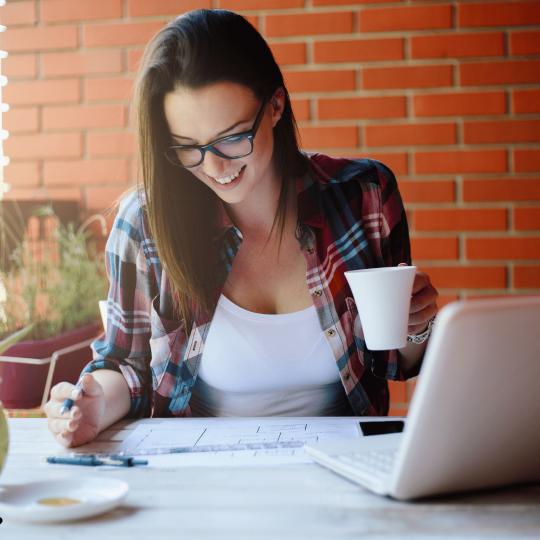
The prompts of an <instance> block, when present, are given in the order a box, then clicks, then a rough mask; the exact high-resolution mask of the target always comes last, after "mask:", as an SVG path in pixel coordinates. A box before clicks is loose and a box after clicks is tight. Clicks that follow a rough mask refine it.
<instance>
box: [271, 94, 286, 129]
mask: <svg viewBox="0 0 540 540" xmlns="http://www.w3.org/2000/svg"><path fill="white" fill-rule="evenodd" d="M270 104H271V105H272V127H275V126H276V124H277V123H278V122H279V120H280V118H281V115H282V114H283V110H284V109H285V91H284V90H283V88H282V87H279V88H278V89H277V90H276V91H275V92H274V95H273V96H272V98H271V99H270Z"/></svg>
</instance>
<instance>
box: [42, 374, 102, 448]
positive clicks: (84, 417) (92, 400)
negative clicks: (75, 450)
mask: <svg viewBox="0 0 540 540" xmlns="http://www.w3.org/2000/svg"><path fill="white" fill-rule="evenodd" d="M81 385H82V394H81V392H78V391H77V389H76V387H75V385H73V384H71V383H68V382H61V383H58V384H57V385H55V386H53V387H52V389H51V399H50V400H49V401H48V402H47V403H46V404H45V407H44V411H45V414H46V415H47V418H48V419H49V424H48V425H49V431H50V432H51V433H52V434H53V436H54V437H55V439H56V440H57V441H58V442H59V443H60V444H61V445H63V446H66V447H73V446H80V445H81V444H86V443H88V442H90V441H92V440H94V439H95V438H96V436H97V435H98V433H99V426H100V425H101V423H102V420H103V417H104V414H105V394H104V392H103V387H102V386H101V384H99V382H98V381H97V380H96V379H95V378H94V377H93V376H92V374H91V373H85V374H84V376H83V377H82V379H81ZM68 398H71V399H73V401H74V402H75V403H74V404H73V407H72V408H71V410H70V411H66V412H65V413H64V414H62V415H61V414H60V409H61V408H62V405H63V404H64V400H65V399H68Z"/></svg>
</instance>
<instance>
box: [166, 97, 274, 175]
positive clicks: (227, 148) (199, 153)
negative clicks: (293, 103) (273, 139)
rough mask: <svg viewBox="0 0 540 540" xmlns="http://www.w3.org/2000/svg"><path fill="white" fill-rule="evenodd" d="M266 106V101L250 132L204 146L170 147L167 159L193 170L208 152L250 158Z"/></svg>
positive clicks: (185, 145)
mask: <svg viewBox="0 0 540 540" xmlns="http://www.w3.org/2000/svg"><path fill="white" fill-rule="evenodd" d="M265 105H266V100H264V101H263V102H262V104H261V107H260V108H259V111H258V112H257V116H256V117H255V121H254V122H253V126H252V128H251V129H250V130H248V131H243V132H242V133H235V134H234V135H227V136H225V137H221V138H219V139H216V140H215V141H213V142H211V143H208V144H203V145H198V144H182V145H174V146H169V148H167V150H166V151H165V157H166V158H167V159H168V160H169V161H170V162H171V163H172V164H173V165H177V166H179V167H184V168H186V169H191V168H192V167H197V165H200V164H201V163H202V162H203V161H204V155H205V154H206V152H212V154H215V155H216V156H219V157H221V158H225V159H238V158H242V157H245V156H249V154H251V152H253V139H254V138H255V135H256V134H257V130H258V129H259V125H260V123H261V120H262V117H263V111H264V106H265Z"/></svg>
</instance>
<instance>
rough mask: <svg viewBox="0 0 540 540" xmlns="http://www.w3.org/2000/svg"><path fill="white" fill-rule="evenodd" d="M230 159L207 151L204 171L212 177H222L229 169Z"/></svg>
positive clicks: (203, 165)
mask: <svg viewBox="0 0 540 540" xmlns="http://www.w3.org/2000/svg"><path fill="white" fill-rule="evenodd" d="M228 161H229V160H227V159H224V158H222V157H219V156H216V154H213V153H212V152H206V154H205V155H204V160H203V162H202V169H203V172H204V174H206V175H208V176H211V177H212V178H221V177H222V176H224V174H225V172H226V170H227V167H228V163H227V162H228Z"/></svg>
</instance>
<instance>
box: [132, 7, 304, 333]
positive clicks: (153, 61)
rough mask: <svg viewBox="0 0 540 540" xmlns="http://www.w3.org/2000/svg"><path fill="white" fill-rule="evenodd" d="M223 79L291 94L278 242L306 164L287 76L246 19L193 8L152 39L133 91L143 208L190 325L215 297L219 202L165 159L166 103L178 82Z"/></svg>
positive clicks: (280, 149) (282, 127)
mask: <svg viewBox="0 0 540 540" xmlns="http://www.w3.org/2000/svg"><path fill="white" fill-rule="evenodd" d="M222 81H229V82H234V83H239V84H242V85H244V86H246V87H248V88H250V89H251V90H252V91H253V93H254V95H255V96H256V97H257V98H258V99H260V100H265V99H269V98H270V97H271V96H272V95H273V94H274V92H275V91H276V90H277V89H278V88H280V87H282V88H283V89H284V91H285V108H284V111H283V114H282V117H281V119H280V120H279V122H278V123H277V124H276V126H275V127H274V154H273V161H274V164H275V166H276V170H278V171H279V172H280V174H281V175H282V177H283V182H282V187H281V191H280V197H279V202H278V209H277V211H276V215H275V217H274V224H273V226H272V231H273V230H274V226H275V225H276V224H278V228H279V231H280V238H281V237H282V235H283V230H284V225H285V216H286V209H287V208H286V207H287V200H288V197H287V194H288V192H289V188H290V185H292V184H291V183H292V182H293V180H294V178H295V177H297V176H298V175H299V174H302V172H303V171H304V170H305V166H306V160H305V158H304V157H303V155H302V154H301V152H300V151H299V148H298V142H297V132H296V123H295V120H294V116H293V112H292V109H291V103H290V98H289V95H288V93H287V90H286V88H285V85H284V82H283V76H282V74H281V71H280V69H279V67H278V65H277V63H276V62H275V60H274V57H273V56H272V52H271V51H270V48H269V47H268V45H267V44H266V42H265V40H264V39H263V38H262V36H261V35H260V34H259V33H258V32H257V30H256V29H255V28H253V26H251V24H250V23H249V22H248V21H247V20H246V19H244V18H243V17H241V16H240V15H238V14H236V13H233V12H230V11H225V10H204V9H201V10H195V11H191V12H189V13H186V14H185V15H182V16H180V17H178V18H176V19H174V20H173V21H171V22H170V23H169V24H168V25H167V26H165V27H164V28H163V29H162V30H160V31H159V32H158V33H157V34H156V35H155V36H154V38H153V39H152V40H151V41H150V43H149V44H148V46H147V48H146V50H145V54H144V57H143V60H142V63H141V68H140V70H139V73H138V77H137V81H136V86H135V106H136V108H135V111H136V115H137V127H138V136H139V153H140V163H141V168H142V176H143V182H144V191H145V195H146V208H145V210H146V212H147V216H148V221H149V224H150V229H151V232H152V235H153V237H154V240H155V242H156V246H157V250H158V254H159V257H160V259H161V262H162V264H163V268H164V269H165V271H166V272H167V274H168V276H169V279H170V282H171V288H172V293H173V300H174V307H175V309H176V315H177V316H180V317H182V318H184V319H185V320H186V322H188V321H189V322H191V320H192V316H193V313H192V312H193V306H194V305H197V304H198V305H199V306H200V307H202V308H203V309H204V310H207V311H209V310H211V309H212V307H213V305H214V303H215V300H216V287H217V285H218V273H217V271H216V269H217V268H218V264H219V261H218V253H216V249H215V248H214V244H213V239H214V237H215V235H216V233H217V225H218V224H217V215H218V204H219V200H218V197H217V195H216V194H215V193H214V192H213V191H212V190H211V189H209V188H208V187H207V186H206V185H204V183H203V182H201V181H200V180H198V179H197V178H196V177H195V176H194V175H193V174H192V173H190V172H189V170H187V169H182V168H180V167H175V166H174V165H172V164H171V163H169V161H168V160H167V159H166V158H165V156H164V151H165V149H166V148H167V146H168V145H170V144H171V137H170V132H169V127H168V124H167V121H166V118H165V113H164V106H163V102H164V97H165V94H167V93H168V92H171V91H173V90H174V89H175V87H176V86H177V85H182V86H185V87H187V88H192V89H193V88H201V87H203V86H205V85H208V84H212V83H216V82H222ZM270 234H272V232H271V233H270ZM186 330H187V331H189V329H187V328H186Z"/></svg>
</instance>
